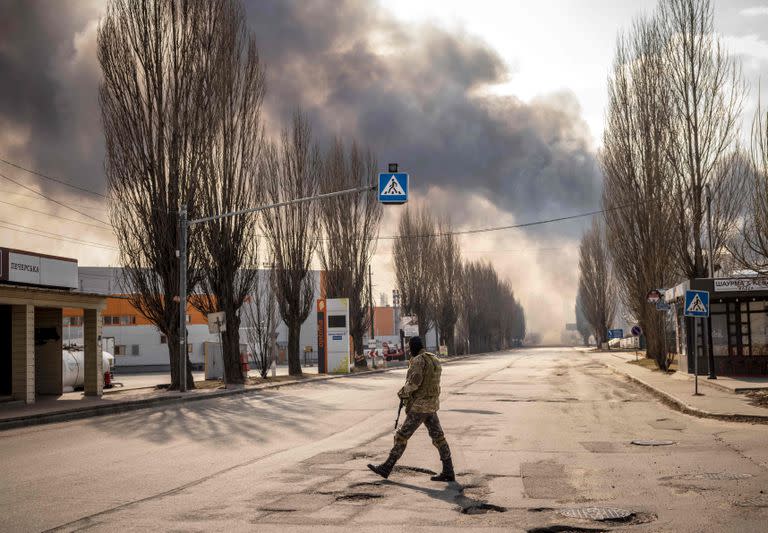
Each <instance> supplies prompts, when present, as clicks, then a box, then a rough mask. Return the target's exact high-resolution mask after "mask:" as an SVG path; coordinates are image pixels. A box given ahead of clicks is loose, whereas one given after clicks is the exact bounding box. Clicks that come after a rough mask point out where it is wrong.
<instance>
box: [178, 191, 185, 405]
mask: <svg viewBox="0 0 768 533" xmlns="http://www.w3.org/2000/svg"><path fill="white" fill-rule="evenodd" d="M179 352H180V353H179V392H187V207H186V206H182V207H181V209H179Z"/></svg>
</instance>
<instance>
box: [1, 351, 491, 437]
mask: <svg viewBox="0 0 768 533" xmlns="http://www.w3.org/2000/svg"><path fill="white" fill-rule="evenodd" d="M481 355H486V354H484V353H483V354H472V355H460V356H456V357H451V358H450V359H447V360H444V361H443V364H450V363H453V362H454V361H460V360H463V359H468V358H470V357H477V356H481ZM403 368H407V366H406V365H402V366H396V367H390V368H377V369H375V370H363V371H361V372H350V373H349V374H334V375H324V376H323V375H321V376H318V377H310V378H301V379H296V380H294V381H285V382H279V383H266V384H263V385H256V386H254V387H251V388H239V389H225V390H219V391H216V392H209V393H204V394H197V395H192V396H183V394H184V393H179V392H176V393H173V394H174V395H173V396H159V397H155V398H146V399H139V400H126V401H124V402H120V403H115V404H114V405H95V406H91V407H81V408H75V409H69V410H67V411H58V412H53V413H38V414H32V415H22V416H17V417H14V418H8V419H5V420H0V431H4V430H8V429H18V428H23V427H30V426H39V425H43V424H53V423H56V422H69V421H72V420H81V419H84V418H91V417H96V416H105V415H114V414H120V413H126V412H130V411H138V410H140V409H149V408H151V407H158V406H165V405H174V404H179V403H184V402H194V401H201V400H211V399H216V398H223V397H225V396H235V395H240V394H253V393H257V392H260V391H262V390H267V389H279V388H280V387H291V386H295V385H303V384H307V383H315V382H325V381H330V380H333V379H340V378H349V377H362V376H369V375H371V374H383V373H384V372H389V371H391V370H399V369H403ZM134 390H138V389H134ZM118 401H119V400H118Z"/></svg>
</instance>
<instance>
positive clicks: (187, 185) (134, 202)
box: [97, 0, 220, 389]
mask: <svg viewBox="0 0 768 533" xmlns="http://www.w3.org/2000/svg"><path fill="white" fill-rule="evenodd" d="M219 8H220V2H207V3H200V2H185V1H181V0H147V1H142V2H139V1H135V0H113V1H112V2H111V3H110V4H109V5H108V7H107V12H106V14H105V16H104V18H103V19H102V21H101V23H100V25H99V29H98V37H97V46H98V59H99V64H100V65H101V69H102V74H103V81H102V83H101V86H100V88H99V103H100V104H101V115H102V121H103V124H104V136H105V141H106V162H105V170H106V175H107V182H108V189H109V199H110V201H109V209H110V220H111V222H112V225H113V227H114V228H115V236H116V238H117V241H118V244H119V246H120V261H121V263H122V264H123V265H124V270H123V272H124V275H125V280H124V281H125V289H126V292H128V294H129V296H128V298H129V299H130V301H131V303H132V304H133V305H134V306H135V307H136V308H137V309H138V310H139V311H140V312H141V313H142V314H143V315H144V316H146V317H147V318H148V319H149V320H150V321H151V322H152V323H153V324H155V326H157V328H158V329H159V330H160V331H161V332H162V333H163V334H164V335H165V336H166V337H167V339H168V352H169V356H170V361H169V362H170V367H171V388H174V389H176V388H178V387H179V366H180V365H179V363H180V344H179V317H180V311H179V309H180V303H179V300H178V297H179V263H178V261H175V260H173V258H174V257H175V256H176V251H177V250H178V249H179V234H178V227H179V211H180V209H181V208H186V209H187V211H188V212H189V215H190V216H191V217H195V216H196V215H197V214H198V213H199V211H198V205H197V204H196V201H195V200H196V198H197V196H198V192H199V184H200V182H201V179H202V173H203V171H204V169H205V160H206V150H207V147H208V144H209V142H210V135H211V127H212V126H214V124H213V123H212V122H213V121H212V120H211V116H210V113H209V106H210V93H209V91H208V90H207V83H208V81H209V80H210V74H211V73H210V68H209V67H210V65H209V63H208V62H207V57H209V54H210V52H211V50H212V49H213V47H214V46H215V40H216V32H217V31H218V28H217V24H218V21H219V16H218V12H219ZM187 247H188V250H189V252H190V254H189V256H190V258H191V260H190V261H189V263H188V265H187V283H188V287H187V289H188V290H190V289H192V288H194V287H195V286H196V285H197V282H198V281H199V272H200V269H199V265H198V262H197V261H196V259H195V258H197V257H199V254H198V253H196V251H197V249H198V239H196V238H195V235H194V233H193V234H192V235H191V236H190V238H189V241H188V243H187ZM187 369H188V372H187V378H186V381H187V383H188V384H190V386H194V384H193V379H192V372H191V366H190V365H187Z"/></svg>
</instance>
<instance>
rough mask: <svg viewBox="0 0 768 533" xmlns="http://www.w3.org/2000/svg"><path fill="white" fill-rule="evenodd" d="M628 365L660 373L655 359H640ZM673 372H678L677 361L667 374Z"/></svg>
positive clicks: (670, 366)
mask: <svg viewBox="0 0 768 533" xmlns="http://www.w3.org/2000/svg"><path fill="white" fill-rule="evenodd" d="M627 363H629V364H630V365H637V366H642V367H643V368H647V369H648V370H653V371H655V372H658V371H659V367H658V365H657V364H656V360H655V359H650V358H647V357H640V358H638V359H637V361H627ZM673 372H677V361H673V362H672V364H671V365H669V371H668V372H667V373H669V374H671V373H673Z"/></svg>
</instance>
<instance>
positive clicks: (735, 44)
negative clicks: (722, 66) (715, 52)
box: [723, 34, 768, 61]
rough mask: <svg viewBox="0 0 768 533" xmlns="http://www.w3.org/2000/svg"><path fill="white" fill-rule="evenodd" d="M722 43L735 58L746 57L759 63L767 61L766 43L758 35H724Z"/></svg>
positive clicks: (767, 47)
mask: <svg viewBox="0 0 768 533" xmlns="http://www.w3.org/2000/svg"><path fill="white" fill-rule="evenodd" d="M723 42H724V43H725V45H726V46H727V47H728V50H729V52H731V53H732V54H734V55H737V56H747V57H750V58H754V59H757V60H760V61H765V60H768V42H767V41H764V40H762V39H761V38H760V36H759V35H755V34H750V35H739V36H735V35H725V36H723Z"/></svg>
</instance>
